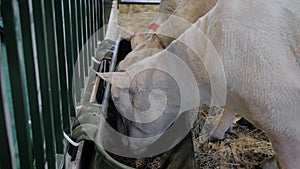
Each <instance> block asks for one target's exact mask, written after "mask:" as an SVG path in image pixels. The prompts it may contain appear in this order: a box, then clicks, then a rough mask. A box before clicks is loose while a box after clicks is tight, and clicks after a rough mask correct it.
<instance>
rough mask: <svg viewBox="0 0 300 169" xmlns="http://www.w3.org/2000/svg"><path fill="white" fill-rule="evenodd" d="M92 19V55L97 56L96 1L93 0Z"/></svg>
mask: <svg viewBox="0 0 300 169" xmlns="http://www.w3.org/2000/svg"><path fill="white" fill-rule="evenodd" d="M91 12H92V13H91V20H92V25H91V26H92V34H91V40H92V56H93V57H95V48H96V44H95V1H94V0H92V1H91Z"/></svg>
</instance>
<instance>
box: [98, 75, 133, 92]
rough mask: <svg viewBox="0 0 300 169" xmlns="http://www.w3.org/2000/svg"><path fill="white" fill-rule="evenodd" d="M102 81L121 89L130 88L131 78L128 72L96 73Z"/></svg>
mask: <svg viewBox="0 0 300 169" xmlns="http://www.w3.org/2000/svg"><path fill="white" fill-rule="evenodd" d="M94 72H95V73H96V74H97V75H98V76H99V77H100V78H101V79H103V80H105V81H107V82H108V83H110V84H112V85H115V86H117V87H119V88H121V89H122V88H128V87H129V85H130V81H131V78H130V76H129V75H128V74H127V73H126V72H109V73H99V72H96V71H94Z"/></svg>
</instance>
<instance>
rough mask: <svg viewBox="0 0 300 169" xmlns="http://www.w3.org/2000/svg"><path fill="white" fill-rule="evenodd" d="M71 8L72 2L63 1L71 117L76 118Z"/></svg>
mask: <svg viewBox="0 0 300 169" xmlns="http://www.w3.org/2000/svg"><path fill="white" fill-rule="evenodd" d="M70 9H71V7H70V0H63V10H64V19H65V23H64V24H65V39H64V40H65V41H64V44H65V46H66V52H67V53H66V56H67V65H68V82H69V83H68V88H69V102H70V115H71V116H73V117H75V109H74V102H73V97H72V96H73V95H75V93H73V91H72V78H73V66H74V57H73V50H72V44H73V38H72V29H71V25H72V21H71V10H70Z"/></svg>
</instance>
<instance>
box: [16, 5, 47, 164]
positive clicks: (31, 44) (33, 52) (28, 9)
mask: <svg viewBox="0 0 300 169" xmlns="http://www.w3.org/2000/svg"><path fill="white" fill-rule="evenodd" d="M19 3H20V6H21V8H20V17H21V25H22V27H21V28H22V32H26V33H22V39H23V50H24V59H25V60H24V61H25V68H26V77H30V78H27V88H28V89H27V90H28V99H29V103H30V104H29V108H30V115H31V124H32V132H33V145H34V158H35V161H36V164H35V167H36V168H37V169H42V168H44V166H45V162H46V152H45V147H44V144H45V133H44V124H43V114H42V111H41V110H40V108H39V106H41V93H40V92H39V91H40V89H39V84H40V80H39V78H38V76H39V73H38V71H39V70H38V66H37V49H36V42H35V39H33V37H34V27H33V25H32V24H31V23H33V15H32V3H31V1H28V0H24V1H20V2H19Z"/></svg>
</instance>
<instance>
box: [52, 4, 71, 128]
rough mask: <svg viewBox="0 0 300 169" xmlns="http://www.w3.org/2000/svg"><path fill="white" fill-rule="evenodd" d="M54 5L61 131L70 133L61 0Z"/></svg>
mask: <svg viewBox="0 0 300 169" xmlns="http://www.w3.org/2000/svg"><path fill="white" fill-rule="evenodd" d="M54 3H55V16H56V17H55V18H56V33H57V39H56V40H57V50H58V64H59V74H60V87H61V91H60V92H61V102H62V117H63V129H64V131H65V132H66V133H70V130H71V127H70V125H71V123H70V108H69V106H70V104H69V102H70V100H69V98H68V94H69V89H68V78H67V75H68V70H67V69H66V67H67V58H66V50H65V44H64V34H65V30H64V28H65V27H64V26H65V25H64V24H63V22H64V15H63V8H62V1H61V0H54Z"/></svg>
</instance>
